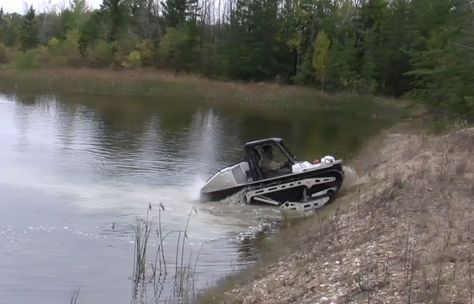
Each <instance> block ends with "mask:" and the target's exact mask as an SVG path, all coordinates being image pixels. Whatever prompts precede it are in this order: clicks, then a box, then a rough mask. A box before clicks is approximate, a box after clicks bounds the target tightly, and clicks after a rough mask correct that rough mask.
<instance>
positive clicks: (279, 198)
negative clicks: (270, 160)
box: [201, 138, 344, 209]
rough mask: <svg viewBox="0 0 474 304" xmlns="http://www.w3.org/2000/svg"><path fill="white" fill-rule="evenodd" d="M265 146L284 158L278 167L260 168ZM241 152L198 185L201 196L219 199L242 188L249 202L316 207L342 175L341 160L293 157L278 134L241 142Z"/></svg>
mask: <svg viewBox="0 0 474 304" xmlns="http://www.w3.org/2000/svg"><path fill="white" fill-rule="evenodd" d="M268 146H271V147H272V149H273V151H277V153H279V158H280V159H282V160H284V161H285V163H284V165H282V167H281V169H279V170H275V171H265V170H263V168H262V164H263V162H262V158H263V157H264V153H262V150H265V149H267V150H268V149H269V148H268ZM245 155H246V156H245V159H244V160H243V161H241V162H239V163H236V164H234V165H231V166H228V167H226V168H223V169H221V170H219V172H217V173H216V174H215V175H214V176H212V177H211V178H210V179H209V180H208V181H207V182H206V184H205V185H204V186H203V187H202V189H201V197H202V198H203V199H205V200H211V201H213V200H220V199H223V198H225V197H228V196H230V195H232V194H234V193H237V192H239V191H242V190H243V191H244V195H245V201H246V203H249V204H251V203H261V204H262V203H263V204H270V205H275V206H282V207H283V208H289V209H299V208H303V209H306V208H317V207H320V206H322V205H324V204H326V203H327V202H329V201H331V200H332V199H333V198H334V196H335V194H336V193H337V191H338V190H339V188H340V186H341V184H342V181H343V179H344V171H343V169H342V160H335V159H334V158H333V157H331V156H326V157H323V158H322V159H321V160H320V161H318V162H317V163H310V162H307V161H297V160H296V158H295V157H294V156H293V154H291V152H290V151H289V150H288V149H287V148H286V147H285V145H284V144H283V140H282V139H281V138H268V139H262V140H257V141H252V142H249V143H247V144H245ZM300 203H302V205H301V204H300ZM305 205H307V206H305Z"/></svg>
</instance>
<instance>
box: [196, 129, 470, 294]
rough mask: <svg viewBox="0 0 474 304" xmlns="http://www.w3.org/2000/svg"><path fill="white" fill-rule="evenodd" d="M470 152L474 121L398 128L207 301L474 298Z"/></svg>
mask: <svg viewBox="0 0 474 304" xmlns="http://www.w3.org/2000/svg"><path fill="white" fill-rule="evenodd" d="M473 155H474V128H471V129H464V130H460V131H456V132H452V133H450V134H448V135H443V136H432V135H426V134H422V133H421V132H409V131H407V130H400V129H398V130H392V131H391V132H390V133H388V134H385V135H383V136H381V137H380V138H379V139H377V140H374V141H373V142H372V143H371V144H369V145H368V146H367V147H366V149H365V151H363V152H362V153H361V154H360V155H359V157H358V158H357V159H355V160H354V161H353V164H354V166H355V169H356V172H358V174H359V175H360V183H359V184H357V185H353V186H352V187H350V189H346V190H345V193H344V194H343V195H341V196H340V197H339V199H338V200H336V202H334V203H333V204H332V205H330V206H327V207H325V208H323V210H320V211H319V212H316V213H315V214H314V215H312V216H311V217H309V218H307V219H305V220H303V221H301V222H300V223H298V224H297V225H296V226H295V227H292V228H290V229H287V230H285V231H283V232H282V233H281V234H280V235H279V236H277V237H275V238H274V239H273V240H271V241H269V244H270V245H269V246H272V247H271V249H270V251H271V254H270V256H269V258H268V259H267V262H265V261H263V262H261V263H260V265H259V266H257V269H256V270H254V271H252V272H251V273H250V272H249V273H245V274H242V275H241V276H240V277H234V278H230V279H226V280H223V282H222V283H221V284H220V285H219V286H218V287H217V288H215V289H213V290H211V291H210V292H209V293H207V294H205V295H202V296H201V302H203V303H207V302H214V303H362V302H364V303H370V302H372V303H386V302H388V303H412V302H418V303H420V302H423V303H427V302H433V301H436V302H441V303H472V301H473V294H474V282H473V280H474V278H473V277H474V260H473V255H474V254H473V251H474V244H473V241H474V199H473V197H474V157H473ZM268 261H270V262H268Z"/></svg>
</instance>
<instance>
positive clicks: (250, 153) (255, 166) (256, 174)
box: [244, 137, 296, 181]
mask: <svg viewBox="0 0 474 304" xmlns="http://www.w3.org/2000/svg"><path fill="white" fill-rule="evenodd" d="M265 145H270V146H272V147H274V148H277V149H279V151H281V152H282V153H283V155H284V156H285V157H286V158H287V160H288V162H289V163H290V164H291V165H293V164H294V163H295V162H296V158H295V157H294V156H293V154H292V153H291V152H290V150H288V149H287V148H286V147H285V145H284V144H283V139H281V138H276V137H275V138H266V139H261V140H256V141H251V142H248V143H246V144H245V146H244V147H245V160H246V161H247V162H248V163H249V168H250V171H248V172H247V177H249V178H252V179H253V180H254V181H257V180H261V179H265V175H264V174H263V172H262V169H261V168H260V166H259V160H260V154H259V150H260V148H261V147H263V146H265Z"/></svg>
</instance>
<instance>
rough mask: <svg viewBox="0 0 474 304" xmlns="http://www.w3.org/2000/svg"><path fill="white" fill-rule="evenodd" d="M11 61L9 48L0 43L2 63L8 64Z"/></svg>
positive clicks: (0, 59) (0, 61) (0, 60)
mask: <svg viewBox="0 0 474 304" xmlns="http://www.w3.org/2000/svg"><path fill="white" fill-rule="evenodd" d="M9 61H10V56H9V53H8V48H7V47H6V46H5V44H3V43H2V42H0V63H8V62H9Z"/></svg>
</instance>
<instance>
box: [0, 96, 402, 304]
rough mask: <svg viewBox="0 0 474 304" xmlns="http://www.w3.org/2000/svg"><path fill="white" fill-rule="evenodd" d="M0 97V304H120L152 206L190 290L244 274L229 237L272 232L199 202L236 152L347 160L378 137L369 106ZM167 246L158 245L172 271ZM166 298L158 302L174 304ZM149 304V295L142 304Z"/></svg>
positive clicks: (241, 252) (267, 212) (234, 204)
mask: <svg viewBox="0 0 474 304" xmlns="http://www.w3.org/2000/svg"><path fill="white" fill-rule="evenodd" d="M4 91H5V92H4V94H0V210H1V212H0V269H1V273H0V303H35V304H39V303H49V304H52V303H65V302H67V301H69V299H70V297H71V294H72V291H73V290H75V289H77V288H80V295H79V301H78V303H129V302H130V299H131V294H132V291H131V289H132V284H131V281H130V276H131V274H132V267H133V248H134V244H133V229H132V228H131V227H132V226H131V225H134V223H135V222H136V219H137V217H142V218H143V217H144V216H145V214H146V212H147V209H148V208H149V204H152V211H151V213H152V215H151V216H152V217H155V218H156V215H157V210H158V207H157V206H158V204H159V203H163V204H164V205H165V211H163V213H162V226H163V229H164V230H165V231H173V230H182V229H183V228H184V226H185V224H186V219H187V217H188V214H189V213H190V211H191V210H192V208H193V207H194V208H195V209H196V210H197V214H193V215H192V216H191V220H190V229H189V234H188V239H187V240H186V246H187V247H186V248H187V251H189V252H193V254H194V256H196V254H197V252H198V251H199V248H201V246H202V249H201V253H200V256H199V259H198V263H197V266H196V275H195V281H196V289H197V290H199V288H202V287H205V286H207V284H212V283H213V282H215V281H216V280H218V279H219V278H221V277H222V276H223V275H226V274H229V273H232V272H234V271H237V270H239V269H241V268H243V267H249V266H250V265H251V264H252V263H253V261H254V260H255V258H256V257H257V256H258V250H257V249H256V248H252V247H251V246H249V245H248V243H247V242H242V241H241V238H242V237H241V233H245V232H247V231H249V229H252V227H255V226H258V225H259V224H261V223H262V221H268V220H272V219H279V217H280V214H279V211H278V210H277V209H274V208H265V207H255V206H246V205H243V204H242V203H240V202H239V201H238V200H237V199H235V198H234V199H229V200H226V201H223V202H215V203H200V202H198V196H199V188H200V187H201V185H202V184H203V182H204V181H205V180H206V179H207V178H208V177H209V176H210V175H211V174H212V173H214V172H215V171H216V170H217V169H219V168H221V167H223V166H225V165H226V164H228V163H232V162H235V161H238V160H239V159H241V158H242V157H243V154H242V145H243V144H244V143H245V142H246V141H250V140H255V139H259V138H263V137H274V136H278V137H283V138H284V139H285V140H286V142H287V146H289V147H290V148H292V150H293V153H294V154H296V155H298V156H300V158H305V159H313V158H316V157H321V156H323V155H326V154H333V155H335V156H338V157H343V158H349V157H350V156H352V155H354V153H355V152H356V151H357V149H358V147H360V146H361V145H362V144H363V143H364V141H365V140H366V139H367V137H369V136H371V135H372V134H374V133H376V132H377V131H378V130H379V129H380V128H382V127H384V126H387V125H388V124H389V123H390V122H391V121H392V120H393V119H394V115H393V113H392V112H393V111H392V109H388V108H385V107H381V106H376V105H374V104H371V103H369V102H366V103H360V104H354V103H350V102H347V103H344V102H340V103H338V104H337V105H336V106H334V105H321V104H318V102H317V101H315V104H314V107H313V106H308V105H305V106H301V105H298V103H297V102H295V103H294V104H291V105H288V104H274V105H271V106H268V107H259V108H258V109H257V108H255V107H253V106H252V105H249V104H235V103H226V102H220V103H215V102H213V103H210V102H208V101H207V100H205V99H202V100H200V99H199V98H196V99H193V100H189V99H186V98H183V99H179V98H177V99H173V100H169V99H160V98H150V97H147V98H145V97H117V96H103V95H102V96H94V95H77V94H75V95H68V94H64V93H61V94H47V95H44V94H37V93H31V92H18V91H8V90H4ZM176 238H177V235H176V234H175V235H171V236H170V238H169V239H168V240H167V242H166V243H165V251H166V254H167V256H168V257H169V258H168V260H167V262H168V263H169V264H170V268H172V265H174V264H175V261H174V256H175V251H176ZM171 286H172V284H165V287H164V292H163V294H162V298H163V299H166V298H167V297H170V296H171V295H172V293H173V291H172V288H171ZM147 297H148V299H147V300H149V301H154V300H156V299H153V293H152V292H149V293H148V296H147Z"/></svg>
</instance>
